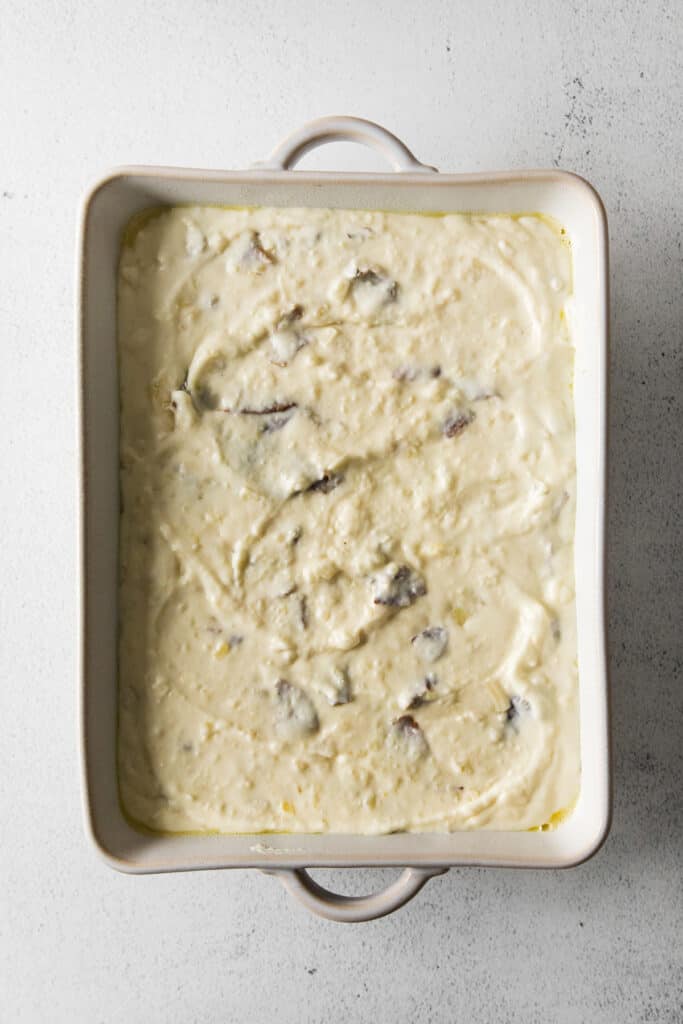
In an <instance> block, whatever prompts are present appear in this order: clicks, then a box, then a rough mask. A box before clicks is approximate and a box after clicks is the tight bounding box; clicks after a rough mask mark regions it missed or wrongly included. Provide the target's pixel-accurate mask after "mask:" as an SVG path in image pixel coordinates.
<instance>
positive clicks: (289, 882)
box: [262, 868, 448, 924]
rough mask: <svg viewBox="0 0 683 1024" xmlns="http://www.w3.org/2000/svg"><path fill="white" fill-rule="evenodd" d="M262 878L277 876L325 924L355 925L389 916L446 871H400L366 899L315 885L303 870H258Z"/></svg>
mask: <svg viewBox="0 0 683 1024" xmlns="http://www.w3.org/2000/svg"><path fill="white" fill-rule="evenodd" d="M262 870H263V872H264V874H267V875H277V876H278V877H279V879H280V881H281V882H282V884H283V885H284V887H285V889H287V891H288V892H289V893H290V894H291V895H292V896H295V897H296V899H298V900H299V902H300V903H303V905H304V906H305V907H306V909H307V910H310V911H311V912H312V913H314V914H318V915H319V916H320V917H326V918H327V919H328V920H329V921H342V922H345V923H348V924H355V923H357V922H359V921H374V920H375V919H376V918H378V917H385V916H386V915H387V914H393V912H394V911H395V910H399V909H400V908H401V907H402V906H404V905H405V904H406V903H408V901H409V900H412V898H413V896H417V894H418V893H419V891H420V889H422V887H423V886H424V885H425V883H426V882H428V881H429V879H430V878H434V876H435V875H443V874H444V873H445V872H446V871H448V868H404V869H403V873H402V874H401V875H399V877H398V878H397V879H396V881H395V882H392V883H391V885H389V886H387V888H386V889H382V890H381V891H380V892H374V893H371V894H370V895H369V896H341V895H340V894H339V893H336V892H331V891H330V890H329V889H325V888H324V887H323V886H322V885H318V883H317V882H315V881H314V880H313V879H312V878H311V876H310V875H309V873H308V871H306V869H305V868H269V869H265V868H262Z"/></svg>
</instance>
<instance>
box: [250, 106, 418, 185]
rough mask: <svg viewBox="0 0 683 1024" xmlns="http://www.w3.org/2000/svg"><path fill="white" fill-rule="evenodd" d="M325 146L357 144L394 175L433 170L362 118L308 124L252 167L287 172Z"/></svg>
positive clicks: (322, 120)
mask: <svg viewBox="0 0 683 1024" xmlns="http://www.w3.org/2000/svg"><path fill="white" fill-rule="evenodd" d="M326 142H358V143H360V144H361V145H363V146H369V147H370V149H375V150H377V152H378V153H381V154H382V156H384V157H386V159H387V160H388V161H389V163H390V164H391V166H392V167H393V169H394V170H395V171H399V172H402V173H406V172H408V173H411V174H415V173H418V174H423V173H426V174H434V173H436V167H429V166H428V165H427V164H423V163H420V161H419V160H418V159H417V157H415V156H413V154H412V153H411V152H410V150H409V149H408V147H407V146H406V144H405V142H401V140H400V139H399V138H397V137H396V135H393V134H392V132H390V131H388V130H387V129H386V128H383V127H382V126H381V125H379V124H376V123H375V122H374V121H366V120H365V119H364V118H362V117H320V118H318V120H316V121H309V122H308V123H307V124H305V125H302V127H301V128H299V129H298V130H297V131H295V132H292V134H291V135H288V136H287V138H286V139H283V141H282V142H281V143H280V144H279V145H278V146H276V147H275V149H274V150H273V152H272V153H271V154H270V156H269V157H268V159H267V160H264V161H262V162H261V163H258V164H256V165H255V168H256V169H257V170H266V171H288V170H291V169H292V168H293V167H294V166H295V165H296V164H297V163H298V162H299V160H300V159H301V158H302V156H305V154H306V153H308V152H310V150H312V149H317V147H318V146H324V145H325V143H326Z"/></svg>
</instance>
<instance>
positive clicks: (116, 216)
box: [77, 119, 611, 920]
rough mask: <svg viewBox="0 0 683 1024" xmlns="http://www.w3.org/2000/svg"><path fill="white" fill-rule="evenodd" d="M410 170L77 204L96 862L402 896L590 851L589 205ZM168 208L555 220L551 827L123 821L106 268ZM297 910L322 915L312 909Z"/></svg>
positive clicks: (600, 342) (128, 173)
mask: <svg viewBox="0 0 683 1024" xmlns="http://www.w3.org/2000/svg"><path fill="white" fill-rule="evenodd" d="M341 120H344V119H341ZM417 166H418V167H419V165H417ZM424 170H426V168H420V170H417V169H416V170H413V171H401V173H399V174H391V173H389V174H375V173H373V174H357V173H354V174H348V173H347V174H334V173H329V172H324V173H323V172H319V173H310V172H299V171H297V172H296V173H292V172H291V171H287V170H273V169H268V168H265V169H264V168H263V167H261V168H258V169H254V170H250V171H236V172H216V171H201V170H182V169H172V168H155V167H129V168H126V167H124V168H121V169H117V170H114V171H112V172H110V173H109V174H107V175H106V176H105V177H103V178H102V179H101V180H99V181H98V182H97V183H96V184H95V185H94V186H93V187H92V189H91V190H90V192H89V193H88V194H87V196H86V198H85V199H84V202H83V205H82V210H81V223H80V236H79V243H78V245H79V250H78V266H79V273H78V311H77V313H78V315H77V330H78V335H79V371H80V382H79V387H80V438H79V441H80V447H81V460H82V461H81V466H82V473H81V478H80V489H79V501H80V506H81V517H80V519H81V523H80V537H79V540H80V545H79V547H80V559H81V570H80V598H81V623H80V626H81V635H80V644H79V647H80V678H81V706H80V713H81V741H82V768H83V781H84V794H85V814H86V823H87V830H88V833H89V835H90V837H91V839H92V841H93V842H94V843H95V845H96V847H97V849H98V850H99V852H100V854H101V855H102V857H103V858H104V859H105V860H106V861H107V863H108V864H109V865H110V866H112V867H114V868H117V869H118V870H122V871H126V872H132V873H145V872H161V871H191V870H199V869H207V868H228V867H240V868H245V867H258V868H261V869H264V870H269V869H281V868H297V869H298V868H303V867H316V866H318V867H360V866H391V865H396V866H402V865H406V864H410V865H413V866H414V867H415V868H417V869H420V870H419V871H418V872H415V873H414V875H415V878H414V880H413V888H415V889H417V888H419V887H420V884H424V880H426V877H428V876H429V874H430V873H433V869H437V868H447V867H450V866H453V865H466V864H471V865H483V866H495V867H551V868H552V867H568V866H571V865H575V864H578V863H580V862H582V861H583V860H585V859H587V858H588V857H590V856H591V855H592V854H593V853H595V852H596V850H597V849H598V848H599V847H600V845H601V844H602V842H603V841H604V839H605V837H606V835H607V832H608V829H609V823H610V813H611V793H610V744H609V730H608V714H609V707H608V682H607V671H606V657H605V614H604V589H605V588H604V529H605V502H606V495H605V479H606V476H605V462H606V400H607V393H606V392H607V353H608V347H607V340H608V339H607V334H608V273H607V271H608V267H607V225H606V217H605V213H604V209H603V206H602V203H601V201H600V198H599V196H598V195H597V193H596V192H595V191H594V189H593V188H592V187H591V186H590V185H589V184H588V183H587V182H585V181H584V180H583V179H581V178H579V177H577V176H575V175H572V174H569V173H566V172H562V171H524V172H514V173H492V174H469V175H460V174H457V175H456V174H425V173H424ZM179 203H197V204H201V203H218V204H225V205H230V206H245V205H246V206H252V205H253V206H318V207H336V208H344V207H352V208H366V209H371V210H373V209H382V210H396V211H422V212H458V211H463V212H474V211H476V212H482V213H484V212H485V213H524V212H527V213H531V212H539V213H544V214H548V215H550V216H552V217H554V218H556V219H557V220H558V221H559V222H560V223H561V224H562V225H563V226H564V227H565V228H566V230H567V234H568V236H569V240H570V242H571V245H572V250H573V265H574V291H573V296H572V298H571V300H570V302H569V304H568V307H567V316H568V319H569V324H570V329H571V332H572V337H573V339H574V341H575V344H576V368H575V386H574V395H575V411H576V445H577V518H576V533H575V572H576V607H577V634H578V663H579V690H580V744H581V763H582V782H581V792H580V797H579V800H578V803H577V806H576V808H575V809H574V811H573V812H572V814H571V815H570V816H569V817H568V818H567V819H566V820H565V821H564V822H562V823H561V824H560V825H559V826H558V827H557V828H556V829H555V830H553V831H548V832H493V831H474V832H455V833H450V834H440V833H430V834H394V835H382V836H353V835H350V836H349V835H296V834H288V835H280V834H278V835H246V836H245V835H176V836H165V835H162V836H160V835H154V834H146V833H143V832H141V831H137V830H135V829H133V828H132V827H131V826H130V825H129V824H128V822H127V821H126V820H125V818H124V817H123V814H122V812H121V809H120V806H119V801H118V791H117V777H116V721H117V565H118V551H117V544H118V519H119V464H118V436H119V435H118V414H119V398H118V380H117V361H116V276H117V262H118V256H119V246H120V238H121V233H122V229H123V227H124V226H125V224H126V223H127V222H128V220H129V219H130V217H131V216H132V215H133V214H135V213H137V212H139V211H140V210H142V209H144V208H146V207H150V206H158V205H166V204H169V205H172V204H179ZM421 874H422V875H423V878H422V882H420V875H421ZM296 877H297V876H296V875H294V874H292V875H291V876H290V882H289V883H288V884H289V885H290V887H292V886H293V885H294V884H296ZM312 909H318V911H319V912H324V911H320V908H319V907H317V908H316V907H312ZM338 919H341V917H338ZM348 919H349V920H350V919H352V918H351V917H349V918H348ZM354 919H355V918H354Z"/></svg>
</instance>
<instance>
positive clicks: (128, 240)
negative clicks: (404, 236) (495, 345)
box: [121, 203, 571, 249]
mask: <svg viewBox="0 0 683 1024" xmlns="http://www.w3.org/2000/svg"><path fill="white" fill-rule="evenodd" d="M207 208H208V209H212V210H259V209H287V207H264V206H231V205H229V204H226V203H173V204H169V205H167V206H149V207H145V209H143V210H139V211H138V212H137V213H134V214H133V216H132V217H131V218H130V220H129V221H127V222H126V224H125V226H124V228H123V230H122V232H121V248H122V249H128V248H131V247H132V246H133V245H135V242H136V241H137V238H138V235H139V234H140V233H141V232H142V231H143V230H144V229H145V228H146V227H147V225H148V224H150V223H151V222H152V221H154V220H157V219H158V218H159V217H162V216H163V215H164V214H165V213H169V212H170V211H171V210H193V209H207ZM290 208H291V206H290ZM310 209H328V207H310ZM348 209H349V210H350V211H353V212H356V211H360V212H366V213H394V214H397V215H398V216H412V217H415V216H417V217H487V218H489V217H490V218H493V217H508V218H509V219H510V220H521V219H522V218H523V217H534V218H535V219H536V220H540V221H542V222H543V223H544V224H546V225H547V226H548V227H549V228H551V230H552V231H553V232H554V234H556V235H557V236H558V237H559V238H560V239H561V240H562V242H563V243H564V244H565V245H567V246H569V245H570V244H571V243H570V241H569V236H568V234H567V230H566V228H564V227H563V226H562V224H561V223H560V222H559V221H558V220H556V219H555V218H554V217H551V216H550V214H547V213H541V212H539V211H537V210H529V211H526V212H522V213H509V212H508V211H505V210H501V211H498V212H491V211H485V210H377V209H369V208H368V209H367V210H365V211H363V209H362V208H360V207H349V208H348Z"/></svg>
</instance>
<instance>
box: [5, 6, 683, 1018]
mask: <svg viewBox="0 0 683 1024" xmlns="http://www.w3.org/2000/svg"><path fill="white" fill-rule="evenodd" d="M408 6H410V11H408ZM240 8H241V10H240ZM323 8H325V13H324V14H321V10H322V9H323ZM402 10H405V12H406V13H401V11H402ZM295 12H298V13H295ZM0 40H1V47H2V60H1V61H0V85H1V86H2V96H3V102H2V104H1V106H0V139H1V140H2V146H0V238H1V243H0V280H2V287H1V289H0V336H1V337H2V341H3V351H4V372H3V373H2V375H1V377H0V397H1V402H2V409H3V429H2V431H0V453H1V455H0V458H1V464H2V469H3V479H4V482H5V487H4V491H3V501H2V503H0V524H1V528H2V536H3V539H4V550H3V556H2V571H1V572H0V610H1V614H0V621H1V623H2V644H1V645H0V673H1V678H2V687H1V689H0V694H1V696H0V713H1V716H2V722H3V726H4V742H3V760H2V772H1V773H0V811H1V812H2V820H3V839H2V842H1V843H0V872H1V875H2V879H3V882H2V897H1V900H0V991H1V992H2V997H1V1002H0V1019H2V1021H3V1022H4V1021H7V1022H8V1024H9V1022H11V1024H14V1022H15V1021H29V1022H34V1021H35V1022H43V1021H48V1020H49V1021H50V1022H51V1024H61V1022H69V1024H73V1022H80V1021H84V1022H88V1024H90V1022H102V1024H109V1022H126V1024H137V1022H138V1021H139V1022H144V1024H152V1022H153V1024H156V1022H163V1024H174V1022H176V1021H177V1022H183V1024H185V1022H188V1021H198V1022H199V1021H201V1022H214V1021H216V1022H218V1021H221V1022H223V1021H233V1020H235V1021H237V1020H250V1021H257V1022H260V1021H267V1020H270V1019H273V1017H275V1016H276V1017H277V1020H278V1021H279V1022H281V1024H289V1022H300V1021H304V1020H305V1021H312V1022H317V1021H320V1022H325V1024H328V1022H333V1021H336V1020H344V1021H348V1022H353V1021H364V1020H368V1019H374V1020H377V1021H384V1020H400V1021H403V1020H405V1021H410V1022H423V1021H424V1022H428V1021H449V1022H450V1021H454V1020H463V1021H484V1022H487V1024H488V1022H490V1021H495V1022H496V1024H507V1022H517V1021H519V1022H523V1024H536V1022H539V1024H540V1022H546V1021H553V1022H554V1021H558V1022H563V1024H564V1022H577V1024H579V1022H581V1024H582V1022H590V1024H602V1022H613V1021H614V1022H619V1024H631V1022H634V1024H635V1022H641V1021H650V1022H667V1024H668V1022H680V1021H682V1020H683V981H682V978H683V958H682V954H681V948H682V943H681V919H682V915H683V886H682V884H681V867H682V865H681V849H682V848H683V820H682V816H681V796H680V793H681V783H682V781H683V779H682V776H683V772H682V753H681V752H682V744H681V735H682V721H681V711H682V708H681V692H682V681H681V665H682V663H683V645H682V639H681V638H682V635H683V631H682V630H681V617H682V612H683V603H682V601H681V580H682V577H683V571H682V568H681V564H682V558H681V555H682V551H681V507H682V499H683V495H682V493H681V492H682V490H683V487H682V475H681V470H680V460H681V454H682V452H683V436H682V427H681V424H682V423H683V409H682V403H681V391H682V388H681V385H682V384H683V340H682V337H681V323H682V322H683V299H682V296H683V288H682V287H681V279H682V262H681V261H682V253H681V238H682V233H683V206H682V204H681V188H680V182H679V181H678V180H677V175H678V171H679V169H680V167H681V166H683V132H682V130H681V121H680V111H681V108H682V107H683V76H682V73H681V65H680V53H681V50H682V48H683V7H681V5H680V3H677V2H676V0H670V2H657V0H649V2H644V0H637V2H626V0H619V2H617V3H608V2H605V0H600V2H594V3H570V2H567V3H564V4H557V3H552V2H550V0H547V2H543V3H540V4H532V3H528V2H527V3H525V2H523V0H513V2H508V3H506V4H504V5H503V4H499V3H497V2H495V0H481V2H479V3H477V4H473V3H471V4H465V3H453V2H448V3H445V2H444V3H441V2H437V0H423V2H422V3H421V4H414V5H398V4H396V3H387V2H385V0H374V2H372V3H366V2H362V0H354V2H350V3H340V4H337V5H334V6H333V5H328V4H314V3H311V2H308V0H299V2H298V3H297V4H294V3H289V4H287V3H285V2H283V0H270V2H268V3H263V2H261V0H252V2H251V3H250V4H249V5H246V4H242V5H238V4H229V3H225V4H220V3H215V2H214V3H211V2H209V0H197V2H196V3H192V4H190V3H183V2H182V0H169V2H168V3H166V4H164V5H152V4H144V3H142V2H139V3H134V2H132V0H130V2H122V3H119V4H111V3H104V2H101V0H93V2H92V3H89V4H85V3H75V2H62V3H61V4H53V3H48V2H47V0H40V2H36V3H33V4H23V3H19V2H17V0H9V2H7V3H5V4H4V5H3V12H2V19H1V24H0ZM326 113H356V114H360V115H364V116H366V117H370V118H373V119H376V120H378V121H380V122H382V123H385V124H386V125H387V126H388V127H389V128H391V129H393V130H394V131H396V132H397V133H398V134H399V135H400V136H402V137H403V138H405V140H406V141H407V142H408V144H409V145H410V146H411V147H413V148H414V150H415V152H416V153H417V155H418V156H419V157H420V158H421V159H423V160H425V161H427V162H429V163H434V164H436V165H437V166H439V167H442V168H443V169H449V170H466V169H476V170H479V169H491V168H508V167H524V166H534V165H535V166H547V165H557V166H562V167H565V168H568V169H573V170H576V171H578V172H579V173H582V174H584V175H586V176H587V177H588V178H590V179H591V180H592V181H593V182H594V183H595V184H596V186H597V187H598V189H599V190H600V191H601V193H602V195H603V198H604V200H605V203H606V205H607V210H608V214H609V217H610V226H611V237H612V282H613V318H612V326H613V343H612V393H611V416H610V422H611V430H612V435H611V460H612V461H611V472H610V485H611V507H610V516H609V530H610V539H609V574H610V582H609V599H610V614H609V618H610V628H611V637H610V652H611V659H610V660H611V671H612V680H613V689H614V734H615V771H616V802H615V818H614V825H613V829H612V834H611V837H610V839H609V840H608V842H607V845H606V846H605V848H604V849H603V850H602V852H601V853H600V854H599V855H598V856H597V857H596V859H595V860H593V861H591V862H589V863H588V864H586V865H585V866H583V867H581V868H578V869H575V870H572V871H567V872H562V873H554V872H547V873H541V872H536V871H532V872H524V873H515V872H512V871H480V870H463V871H451V873H450V874H448V875H446V876H445V877H443V878H440V879H436V880H435V881H433V882H431V883H430V884H429V885H428V886H427V888H426V889H425V890H424V891H423V893H422V894H421V895H420V896H419V897H418V898H417V899H416V900H415V902H414V903H412V904H410V906H409V907H408V908H406V909H405V910H403V911H401V912H399V913H398V914H396V915H395V916H393V917H391V918H388V919H386V920H384V921H379V922H376V923H373V924H369V925H358V926H342V925H334V924H330V923H327V922H323V921H320V920H318V919H315V918H313V917H311V916H309V915H308V914H307V913H306V912H305V911H304V910H302V909H301V908H299V907H298V906H296V905H295V904H294V903H293V902H292V901H291V900H290V899H289V898H288V897H287V895H286V894H285V892H284V890H283V889H282V888H281V886H280V885H279V884H278V883H277V882H276V881H274V880H272V879H270V878H266V877H264V876H262V875H259V874H257V873H248V872H234V873H230V872H223V873H216V872H214V873H208V874H201V873H200V874H189V875H185V876H170V877H150V878H129V877H124V876H120V875H117V874H114V873H113V872H111V871H110V870H109V869H107V868H106V867H104V866H102V865H101V864H100V863H99V862H98V861H97V860H96V858H95V856H94V854H93V853H92V852H91V850H90V849H89V848H88V846H87V845H86V842H85V839H84V835H83V829H82V825H81V809H80V793H79V777H78V762H77V731H76V717H75V708H76V680H75V629H76V626H75V621H76V604H75V578H76V562H75V473H76V467H75V411H74V409H75V387H74V375H75V370H74V359H75V352H74V342H73V278H74V238H75V222H76V209H77V203H78V199H79V196H80V194H81V193H82V191H83V189H84V187H85V185H86V183H87V182H88V181H89V180H91V179H92V178H93V177H94V176H95V175H97V174H98V173H99V172H100V171H101V170H102V169H103V168H106V167H107V166H108V165H111V164H117V163H128V162H137V163H168V164H174V163H176V164H190V165H194V166H206V167H212V166H213V167H219V166H224V167H236V166H244V165H246V164H248V163H250V162H251V161H253V160H255V159H258V158H259V157H262V156H263V155H264V154H265V153H266V152H267V151H268V150H269V149H270V148H271V147H272V146H273V144H274V143H275V142H276V141H277V140H278V138H279V137H280V136H281V135H282V134H283V133H285V132H287V131H289V130H291V129H293V128H295V127H297V126H298V125H300V124H301V123H302V122H303V121H305V120H308V119H310V118H312V117H315V116H319V115H322V114H326ZM308 160H309V166H318V167H323V166H327V167H339V168H358V169H360V168H379V167H380V166H381V163H380V161H379V160H378V158H376V157H375V156H373V155H371V154H369V153H366V152H365V151H363V152H360V151H358V152H357V151H351V150H348V149H347V148H346V147H341V146H334V147H329V148H328V149H326V150H324V151H323V152H322V153H320V154H316V155H314V156H311V157H309V158H308ZM392 876H393V873H392V872H375V873H372V872H367V871H364V872H359V873H358V875H357V877H353V878H351V879H349V878H348V877H345V876H343V875H342V874H341V873H338V872H337V873H335V872H319V873H318V877H319V878H320V879H322V880H323V881H324V882H328V883H330V882H332V883H334V884H335V885H337V886H339V887H340V888H342V889H343V888H346V890H347V891H356V892H357V891H360V890H369V889H370V888H373V887H376V886H377V885H378V884H380V883H381V882H382V881H383V882H386V881H387V879H389V878H391V877H392Z"/></svg>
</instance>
